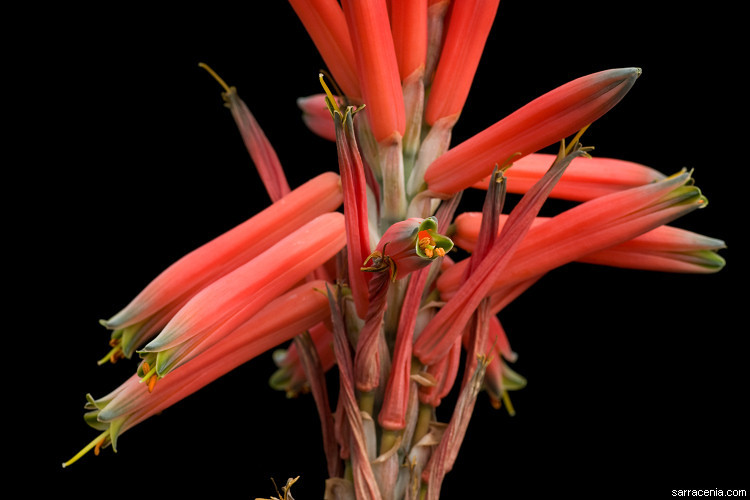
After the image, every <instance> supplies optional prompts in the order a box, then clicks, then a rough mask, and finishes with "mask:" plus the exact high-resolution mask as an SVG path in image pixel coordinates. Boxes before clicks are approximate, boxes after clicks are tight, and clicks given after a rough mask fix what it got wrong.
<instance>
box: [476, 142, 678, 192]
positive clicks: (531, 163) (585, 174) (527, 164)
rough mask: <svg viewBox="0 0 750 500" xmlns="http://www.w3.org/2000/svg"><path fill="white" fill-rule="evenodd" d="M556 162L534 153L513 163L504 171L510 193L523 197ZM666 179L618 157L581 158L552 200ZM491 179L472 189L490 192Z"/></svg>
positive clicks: (563, 180)
mask: <svg viewBox="0 0 750 500" xmlns="http://www.w3.org/2000/svg"><path fill="white" fill-rule="evenodd" d="M553 160H554V155H551V154H544V153H533V154H530V155H528V156H524V157H523V158H520V159H517V160H514V161H513V168H510V169H508V170H507V171H506V172H505V177H506V181H505V182H506V186H507V190H508V192H509V193H515V194H523V193H525V192H526V191H528V190H529V189H530V188H531V186H533V185H534V183H535V182H536V181H538V180H539V179H541V178H542V176H543V175H544V172H546V171H547V169H548V168H549V166H550V165H551V164H552V161H553ZM665 177H666V176H665V175H664V174H662V173H661V172H659V171H657V170H654V169H653V168H651V167H647V166H645V165H641V164H638V163H634V162H630V161H625V160H618V159H616V158H595V157H589V158H586V157H580V158H576V159H575V160H573V161H572V162H571V163H570V166H569V167H568V168H567V169H566V170H565V173H564V174H563V176H562V177H561V178H560V181H559V182H558V183H557V185H556V186H555V187H554V189H552V192H550V194H549V196H550V198H559V199H563V200H571V201H586V200H590V199H592V198H596V197H599V196H603V195H605V194H609V193H612V192H615V191H620V190H623V189H627V188H631V187H637V186H642V185H644V184H648V183H650V182H655V181H659V180H662V179H664V178H665ZM488 181H489V178H487V179H483V180H481V181H479V182H477V183H475V184H474V186H473V187H475V188H479V189H487V182H488Z"/></svg>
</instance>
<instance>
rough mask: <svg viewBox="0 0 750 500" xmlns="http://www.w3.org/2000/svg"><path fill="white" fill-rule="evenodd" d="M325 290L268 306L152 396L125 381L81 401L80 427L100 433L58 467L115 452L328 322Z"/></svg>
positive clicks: (316, 286) (308, 289) (314, 285)
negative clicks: (183, 403)
mask: <svg viewBox="0 0 750 500" xmlns="http://www.w3.org/2000/svg"><path fill="white" fill-rule="evenodd" d="M326 294H327V290H326V284H325V283H324V282H322V281H311V282H309V283H306V284H304V285H301V286H299V287H297V288H295V289H293V290H291V291H289V292H287V293H286V294H284V295H282V296H280V297H279V298H277V299H275V300H274V301H272V302H270V303H269V304H268V305H267V306H266V307H264V308H263V309H262V310H261V311H259V312H258V314H256V315H255V316H254V317H253V318H251V319H250V320H248V321H246V322H245V323H243V324H241V325H240V326H239V327H238V328H237V329H235V330H234V331H232V332H231V333H230V334H229V335H227V336H226V337H225V338H224V339H222V340H221V342H218V343H216V344H215V345H213V346H212V347H210V348H209V349H207V350H206V351H205V352H203V353H201V355H200V356H197V357H196V358H194V359H192V360H191V361H190V362H189V363H186V364H184V365H183V366H182V367H181V368H180V369H179V370H176V371H175V372H174V373H173V374H172V375H171V376H170V377H168V378H165V379H164V380H163V381H162V382H160V384H159V389H158V390H156V391H154V392H153V393H152V392H151V391H149V389H148V387H147V385H145V384H142V383H141V379H140V377H139V376H138V375H137V374H134V375H133V376H131V377H130V378H129V379H128V380H126V381H125V382H124V383H123V384H122V385H120V386H119V387H118V388H117V389H115V390H114V391H112V392H111V393H110V394H108V395H106V396H104V397H101V398H98V399H94V398H93V397H91V396H87V399H88V403H87V404H86V408H87V409H89V410H91V411H90V412H88V413H87V414H86V415H85V419H86V422H87V423H88V424H89V425H90V426H91V427H93V428H94V429H97V430H100V431H103V432H102V433H101V434H100V435H99V436H97V437H96V438H95V439H94V440H93V441H92V442H91V443H90V444H89V445H88V446H86V447H84V448H83V449H82V450H81V452H79V453H78V454H76V455H75V456H74V457H73V458H72V459H70V460H68V461H67V462H65V463H64V464H63V467H65V466H68V465H71V464H72V463H74V462H76V461H77V460H78V459H80V458H81V457H82V456H83V455H84V454H86V453H87V452H88V451H90V450H91V449H94V448H95V449H96V452H97V454H98V451H99V449H100V448H102V447H107V446H109V445H111V446H112V448H113V449H114V450H115V451H117V440H118V438H119V436H121V435H122V434H123V433H124V432H125V431H127V430H128V429H131V428H132V427H134V426H135V425H137V424H139V423H140V422H143V421H144V420H146V419H148V418H149V417H151V416H153V415H156V414H158V413H160V412H161V411H163V410H164V409H166V408H168V407H170V406H172V405H173V404H175V403H176V402H178V401H180V400H182V399H184V398H186V397H188V396H189V395H190V394H192V393H194V392H195V391H197V390H199V389H201V388H203V387H205V386H206V385H208V384H210V383H211V382H213V381H214V380H216V379H217V378H219V377H221V376H222V375H224V374H226V373H228V372H230V371H231V370H233V369H234V368H236V367H237V366H240V365H241V364H244V363H246V362H247V361H249V360H251V359H253V358H255V357H257V356H258V355H259V354H261V353H263V352H265V351H267V350H268V349H270V348H273V347H274V346H276V345H278V344H281V343H282V342H284V341H286V340H289V339H290V338H291V337H293V336H294V335H297V334H299V333H302V332H304V331H305V330H307V329H309V328H312V327H313V326H314V325H315V324H316V322H320V321H322V320H323V319H325V318H327V317H328V311H329V306H328V297H327V295H326Z"/></svg>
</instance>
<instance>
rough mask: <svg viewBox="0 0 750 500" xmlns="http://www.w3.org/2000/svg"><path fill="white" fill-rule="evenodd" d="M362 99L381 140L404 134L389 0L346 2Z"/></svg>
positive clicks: (347, 18) (376, 138) (402, 103)
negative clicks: (387, 5) (388, 5)
mask: <svg viewBox="0 0 750 500" xmlns="http://www.w3.org/2000/svg"><path fill="white" fill-rule="evenodd" d="M342 7H343V10H344V14H345V16H346V21H347V23H348V25H349V34H350V37H351V44H352V46H353V47H354V54H355V61H356V64H357V74H358V75H359V82H360V85H361V86H362V99H363V101H364V103H365V105H366V106H367V108H366V109H367V111H366V113H367V116H368V118H369V121H370V126H371V129H372V134H373V136H374V138H375V140H376V141H377V142H378V143H382V142H386V141H391V140H393V138H394V136H397V137H398V138H399V140H400V138H401V137H402V136H403V135H404V127H405V117H404V99H403V96H402V95H401V80H400V78H399V72H398V63H397V62H396V53H395V49H394V47H393V37H392V35H391V27H390V22H389V20H388V11H387V9H386V4H385V0H356V1H354V0H344V1H343V2H342Z"/></svg>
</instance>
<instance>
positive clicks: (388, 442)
mask: <svg viewBox="0 0 750 500" xmlns="http://www.w3.org/2000/svg"><path fill="white" fill-rule="evenodd" d="M400 435H401V431H392V430H389V429H383V433H382V435H381V437H380V454H381V455H382V454H384V453H386V452H387V451H389V450H390V449H391V448H393V447H394V446H395V445H396V441H397V440H398V437H399V436H400Z"/></svg>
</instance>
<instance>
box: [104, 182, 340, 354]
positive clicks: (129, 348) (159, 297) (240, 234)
mask: <svg viewBox="0 0 750 500" xmlns="http://www.w3.org/2000/svg"><path fill="white" fill-rule="evenodd" d="M342 201H343V196H342V191H341V182H340V179H339V176H338V175H336V174H334V173H333V172H327V173H324V174H321V175H319V176H317V177H315V178H314V179H311V180H310V181H308V182H306V183H305V184H303V185H302V186H300V187H298V188H296V189H295V190H294V191H292V192H291V193H290V194H289V195H287V196H286V197H285V198H284V200H283V201H282V202H276V203H273V204H272V205H270V206H269V207H268V208H267V209H265V210H263V211H262V212H260V213H258V214H256V215H254V216H253V217H251V218H250V219H248V220H247V221H245V222H243V223H242V224H240V225H238V226H237V227H235V228H233V229H231V230H229V231H227V232H226V233H224V234H222V235H220V236H218V237H216V238H215V239H213V240H211V241H210V242H208V243H206V244H205V245H203V246H201V247H199V248H197V249H195V250H193V251H192V252H190V253H189V254H187V255H185V256H184V257H182V258H181V259H179V260H178V261H177V262H175V263H174V264H172V265H171V266H169V267H168V268H167V269H165V270H164V271H162V272H161V273H160V274H159V276H157V277H156V278H154V279H153V281H151V283H149V284H148V285H147V286H146V287H145V288H144V289H143V290H142V291H141V292H140V293H139V294H138V295H137V296H136V297H135V298H134V299H133V300H132V301H131V302H130V303H129V304H128V305H127V306H126V307H125V308H123V309H122V310H121V311H119V312H118V313H117V314H115V315H114V316H112V317H111V318H110V319H108V320H106V321H102V324H103V325H104V326H106V327H107V328H109V329H111V330H113V333H112V341H113V342H112V343H113V344H114V347H113V350H112V351H111V352H110V353H109V354H108V355H107V356H106V357H105V358H104V361H106V360H108V359H112V360H116V359H117V357H120V356H124V357H127V358H129V357H130V356H131V355H132V353H133V352H134V351H135V349H137V348H138V347H141V345H142V344H143V343H144V342H146V341H148V340H150V339H151V338H152V337H153V336H155V335H156V334H157V333H158V332H159V331H160V330H161V329H162V328H163V327H164V326H165V325H166V324H167V322H168V321H169V320H170V319H171V318H172V316H174V314H175V313H176V312H177V311H178V310H179V309H180V308H181V307H182V306H183V305H184V304H185V303H186V302H187V300H188V299H190V298H191V297H192V296H193V295H195V294H196V293H198V292H199V291H200V290H201V289H202V288H204V287H205V286H206V285H208V284H210V283H211V282H213V281H215V280H216V279H218V278H220V277H221V276H224V275H226V274H227V273H229V272H231V271H232V270H234V269H236V268H238V267H240V266H241V265H243V264H245V263H246V262H247V261H249V260H250V259H251V258H252V257H253V256H255V255H257V254H258V253H261V252H263V251H265V250H268V249H269V248H270V247H271V246H272V245H273V244H275V243H277V242H278V241H279V240H281V239H282V238H283V237H284V236H287V235H288V234H289V233H291V232H293V231H295V230H296V229H297V228H298V227H299V226H301V225H302V224H304V223H305V222H308V221H310V220H312V219H314V218H315V217H317V216H319V215H322V214H324V213H327V212H330V211H332V210H336V208H338V207H339V206H340V205H341V202H342Z"/></svg>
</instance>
